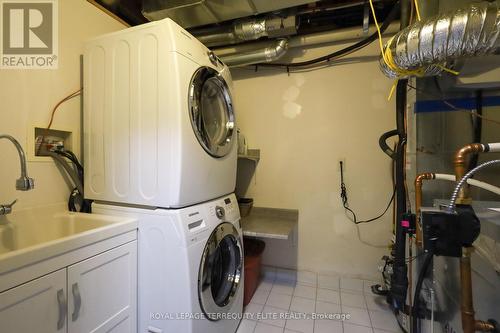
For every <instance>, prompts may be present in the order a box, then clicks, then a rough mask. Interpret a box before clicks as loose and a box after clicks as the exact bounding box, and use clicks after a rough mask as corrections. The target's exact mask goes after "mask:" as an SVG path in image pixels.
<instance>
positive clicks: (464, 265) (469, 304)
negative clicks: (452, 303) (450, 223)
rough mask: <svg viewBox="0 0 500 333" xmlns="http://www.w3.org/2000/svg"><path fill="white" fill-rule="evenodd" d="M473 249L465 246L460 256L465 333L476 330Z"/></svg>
mask: <svg viewBox="0 0 500 333" xmlns="http://www.w3.org/2000/svg"><path fill="white" fill-rule="evenodd" d="M471 252H472V249H471V248H470V247H464V248H463V253H462V257H461V258H460V284H461V288H460V293H461V295H460V299H461V300H460V309H461V311H462V329H463V330H464V333H473V332H475V324H474V322H475V319H474V303H473V300H472V274H471V264H470V255H471Z"/></svg>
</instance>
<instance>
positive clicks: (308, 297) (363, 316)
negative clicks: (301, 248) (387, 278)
mask: <svg viewBox="0 0 500 333" xmlns="http://www.w3.org/2000/svg"><path fill="white" fill-rule="evenodd" d="M375 283H377V282H373V281H365V280H360V279H351V278H344V277H339V276H330V275H321V274H319V275H318V274H316V273H312V272H304V271H298V272H296V271H291V270H283V269H275V268H272V267H264V268H263V278H262V281H261V283H260V285H259V287H258V288H257V291H256V292H255V294H254V296H253V298H252V301H251V302H250V304H248V305H247V306H246V308H245V309H244V312H245V316H244V318H245V319H243V320H242V322H241V324H240V327H239V328H238V332H237V333H275V332H276V333H296V332H300V333H387V332H393V333H399V332H401V330H400V329H399V327H398V324H397V322H396V319H395V317H394V315H393V314H392V313H391V311H390V309H389V307H388V305H387V304H386V303H385V299H384V298H383V297H380V296H376V295H373V294H372V293H371V291H370V286H371V285H372V284H375ZM319 315H322V316H323V317H319ZM325 315H326V316H327V317H325ZM342 315H344V318H343V319H344V320H342V318H341V316H342Z"/></svg>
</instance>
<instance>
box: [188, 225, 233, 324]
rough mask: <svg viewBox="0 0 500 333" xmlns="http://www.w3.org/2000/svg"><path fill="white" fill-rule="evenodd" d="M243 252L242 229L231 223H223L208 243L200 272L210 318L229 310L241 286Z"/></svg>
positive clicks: (202, 303) (204, 306) (200, 286)
mask: <svg viewBox="0 0 500 333" xmlns="http://www.w3.org/2000/svg"><path fill="white" fill-rule="evenodd" d="M242 266H243V251H242V246H241V241H240V235H239V234H238V231H237V230H236V228H235V227H234V226H233V225H232V224H231V223H227V222H224V223H221V224H219V226H217V228H216V229H215V230H214V231H213V232H212V234H211V235H210V238H209V239H208V241H207V244H206V245H205V249H204V250H203V255H202V257H201V263H200V270H199V273H198V297H199V299H200V306H201V309H202V311H203V313H204V314H205V315H206V316H207V318H208V319H209V320H213V321H217V320H219V319H221V317H222V316H221V315H220V314H223V313H227V312H228V311H229V310H230V308H231V306H232V304H233V302H234V300H235V298H236V293H237V291H238V288H240V282H241V274H242Z"/></svg>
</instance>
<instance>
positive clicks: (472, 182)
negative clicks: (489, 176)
mask: <svg viewBox="0 0 500 333" xmlns="http://www.w3.org/2000/svg"><path fill="white" fill-rule="evenodd" d="M435 179H441V180H449V181H452V182H455V181H456V178H455V176H454V175H448V174H443V173H436V174H435ZM467 184H469V185H472V186H476V187H479V188H482V189H483V190H486V191H490V192H492V193H495V194H498V195H500V187H497V186H494V185H491V184H488V183H485V182H482V181H480V180H475V179H471V178H469V179H467Z"/></svg>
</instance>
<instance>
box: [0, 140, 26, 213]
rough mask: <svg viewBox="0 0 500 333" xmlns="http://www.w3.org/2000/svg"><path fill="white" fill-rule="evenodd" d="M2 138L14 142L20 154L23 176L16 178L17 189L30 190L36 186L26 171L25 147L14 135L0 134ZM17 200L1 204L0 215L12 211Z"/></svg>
mask: <svg viewBox="0 0 500 333" xmlns="http://www.w3.org/2000/svg"><path fill="white" fill-rule="evenodd" d="M0 139H7V140H9V141H10V142H12V143H13V144H14V146H15V147H16V149H17V152H18V154H19V161H20V163H21V177H19V179H17V180H16V190H18V191H29V190H32V189H33V188H34V187H35V184H34V181H33V178H30V177H28V173H27V171H26V155H25V154H24V150H23V147H21V145H20V144H19V142H18V141H17V140H16V139H15V138H14V137H12V136H10V135H7V134H0ZM16 201H17V200H14V201H13V202H12V203H11V204H8V205H0V215H6V214H9V213H10V212H12V206H13V205H14V204H15V203H16Z"/></svg>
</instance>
